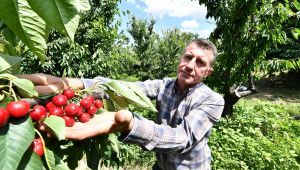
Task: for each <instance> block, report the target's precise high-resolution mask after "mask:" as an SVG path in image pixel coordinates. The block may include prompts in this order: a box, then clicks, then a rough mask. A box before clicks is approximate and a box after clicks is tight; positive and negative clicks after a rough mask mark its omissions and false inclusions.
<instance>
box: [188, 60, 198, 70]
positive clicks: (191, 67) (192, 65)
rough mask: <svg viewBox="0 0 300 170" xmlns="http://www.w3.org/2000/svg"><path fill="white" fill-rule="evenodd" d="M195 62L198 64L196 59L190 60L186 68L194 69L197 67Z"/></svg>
mask: <svg viewBox="0 0 300 170" xmlns="http://www.w3.org/2000/svg"><path fill="white" fill-rule="evenodd" d="M195 62H196V60H195V58H193V59H192V60H190V61H188V62H187V63H186V67H187V68H189V69H193V68H194V66H195Z"/></svg>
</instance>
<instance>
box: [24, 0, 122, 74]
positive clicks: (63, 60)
mask: <svg viewBox="0 0 300 170" xmlns="http://www.w3.org/2000/svg"><path fill="white" fill-rule="evenodd" d="M118 2H119V1H118V0H114V1H108V0H105V1H100V0H92V1H90V3H91V10H89V11H86V12H83V13H81V19H80V22H79V27H78V29H77V31H76V33H75V38H74V41H70V40H69V39H68V38H67V37H65V36H63V35H62V34H60V33H58V32H57V31H52V32H51V34H50V36H49V39H48V42H47V46H48V50H47V57H46V59H45V62H44V63H42V62H41V61H40V60H39V59H38V58H36V57H34V55H33V54H32V52H30V51H25V50H23V53H22V55H23V56H24V57H23V58H24V59H23V61H24V62H23V65H22V66H23V67H22V71H23V72H25V73H36V72H43V73H48V74H53V75H57V76H70V77H82V76H83V75H84V76H85V77H95V76H98V75H102V76H112V75H115V72H114V70H116V69H120V68H117V64H116V60H118V58H120V57H122V56H124V55H120V56H119V55H116V54H115V53H118V51H119V48H118V47H117V46H116V45H122V44H120V43H119V44H118V41H117V38H118V37H119V35H118V28H119V26H120V22H119V21H118V20H116V16H118V15H120V13H119V9H118ZM120 37H121V36H120ZM120 41H123V40H122V39H120ZM120 41H119V42H120ZM124 41H125V40H124ZM116 57H117V58H116Z"/></svg>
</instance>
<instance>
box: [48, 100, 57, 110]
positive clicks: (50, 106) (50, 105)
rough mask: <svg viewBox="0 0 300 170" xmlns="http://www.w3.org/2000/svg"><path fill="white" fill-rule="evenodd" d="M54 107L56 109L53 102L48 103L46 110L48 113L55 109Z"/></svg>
mask: <svg viewBox="0 0 300 170" xmlns="http://www.w3.org/2000/svg"><path fill="white" fill-rule="evenodd" d="M54 107H56V106H55V105H54V104H53V102H48V103H47V104H46V109H47V110H48V111H50V110H51V109H52V108H54Z"/></svg>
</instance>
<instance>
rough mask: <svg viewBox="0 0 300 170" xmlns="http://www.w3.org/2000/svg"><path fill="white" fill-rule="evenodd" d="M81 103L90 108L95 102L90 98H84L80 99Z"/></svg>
mask: <svg viewBox="0 0 300 170" xmlns="http://www.w3.org/2000/svg"><path fill="white" fill-rule="evenodd" d="M79 104H80V106H81V107H83V108H86V109H88V108H90V107H91V106H92V104H93V103H92V102H91V101H90V100H89V99H87V98H83V99H81V100H80V102H79Z"/></svg>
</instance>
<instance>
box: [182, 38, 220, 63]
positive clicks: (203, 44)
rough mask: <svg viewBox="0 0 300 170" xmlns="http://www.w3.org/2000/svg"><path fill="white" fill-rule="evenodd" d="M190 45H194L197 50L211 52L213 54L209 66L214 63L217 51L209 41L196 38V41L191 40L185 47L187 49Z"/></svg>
mask: <svg viewBox="0 0 300 170" xmlns="http://www.w3.org/2000/svg"><path fill="white" fill-rule="evenodd" d="M191 44H196V45H197V46H198V47H199V48H204V49H206V50H211V51H212V53H213V59H212V61H211V63H210V65H211V66H212V65H213V64H214V63H215V61H216V58H217V56H218V50H217V47H216V46H215V45H214V44H213V43H212V42H211V41H209V40H207V39H204V38H198V39H195V40H192V41H191V42H190V43H188V45H187V46H186V47H188V46H189V45H191ZM186 47H185V49H186ZM185 49H184V50H185Z"/></svg>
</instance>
